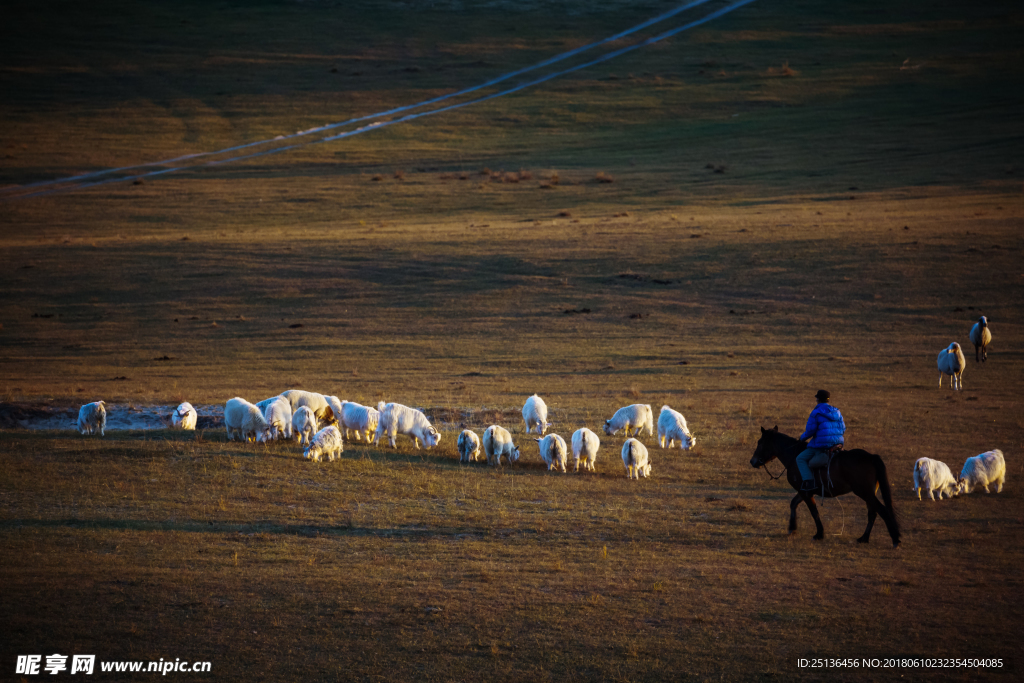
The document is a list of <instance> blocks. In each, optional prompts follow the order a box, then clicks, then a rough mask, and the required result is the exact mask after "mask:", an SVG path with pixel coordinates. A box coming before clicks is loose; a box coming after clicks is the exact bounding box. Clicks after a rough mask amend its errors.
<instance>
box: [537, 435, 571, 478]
mask: <svg viewBox="0 0 1024 683" xmlns="http://www.w3.org/2000/svg"><path fill="white" fill-rule="evenodd" d="M534 441H536V442H537V443H538V444H539V445H540V459H541V460H543V461H544V464H545V465H547V466H548V471H550V470H553V469H555V467H558V468H559V469H560V470H562V471H563V472H565V460H566V457H567V449H566V447H565V439H563V438H562V437H560V436H559V435H558V434H548V435H547V436H545V437H544V438H543V439H534Z"/></svg>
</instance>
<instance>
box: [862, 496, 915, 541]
mask: <svg viewBox="0 0 1024 683" xmlns="http://www.w3.org/2000/svg"><path fill="white" fill-rule="evenodd" d="M928 495H931V491H929V492H928ZM872 498H874V496H872ZM932 500H934V498H933V499H932ZM866 502H867V504H868V528H867V529H865V530H864V534H863V535H862V536H861V537H860V538H858V539H857V543H867V542H868V541H870V540H871V528H872V527H873V526H875V518H876V517H878V510H877V508H880V507H882V506H881V505H879V504H878V501H877V500H875V501H872V500H868V501H866ZM872 502H874V505H872Z"/></svg>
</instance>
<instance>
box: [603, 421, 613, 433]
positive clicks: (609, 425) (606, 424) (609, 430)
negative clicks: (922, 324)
mask: <svg viewBox="0 0 1024 683" xmlns="http://www.w3.org/2000/svg"><path fill="white" fill-rule="evenodd" d="M604 433H605V434H607V435H608V436H612V435H613V434H615V430H614V429H612V421H611V420H605V421H604Z"/></svg>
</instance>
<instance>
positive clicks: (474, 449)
mask: <svg viewBox="0 0 1024 683" xmlns="http://www.w3.org/2000/svg"><path fill="white" fill-rule="evenodd" d="M455 445H456V447H457V448H458V449H459V462H464V463H468V462H476V459H477V458H478V457H479V456H480V437H479V436H477V435H476V432H474V431H473V430H472V429H463V430H462V433H461V434H459V440H458V441H457V442H456V444H455Z"/></svg>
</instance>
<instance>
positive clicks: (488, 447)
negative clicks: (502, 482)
mask: <svg viewBox="0 0 1024 683" xmlns="http://www.w3.org/2000/svg"><path fill="white" fill-rule="evenodd" d="M483 445H484V455H486V456H487V463H488V464H489V465H493V466H494V467H497V466H498V465H500V464H501V456H503V455H504V456H505V458H506V459H507V460H508V464H509V465H511V464H512V463H514V462H516V461H518V460H519V447H518V446H516V445H515V444H514V443H512V434H511V433H510V432H509V431H508V430H507V429H505V428H504V427H501V426H499V425H491V426H490V427H488V428H487V429H485V430H484V438H483Z"/></svg>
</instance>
